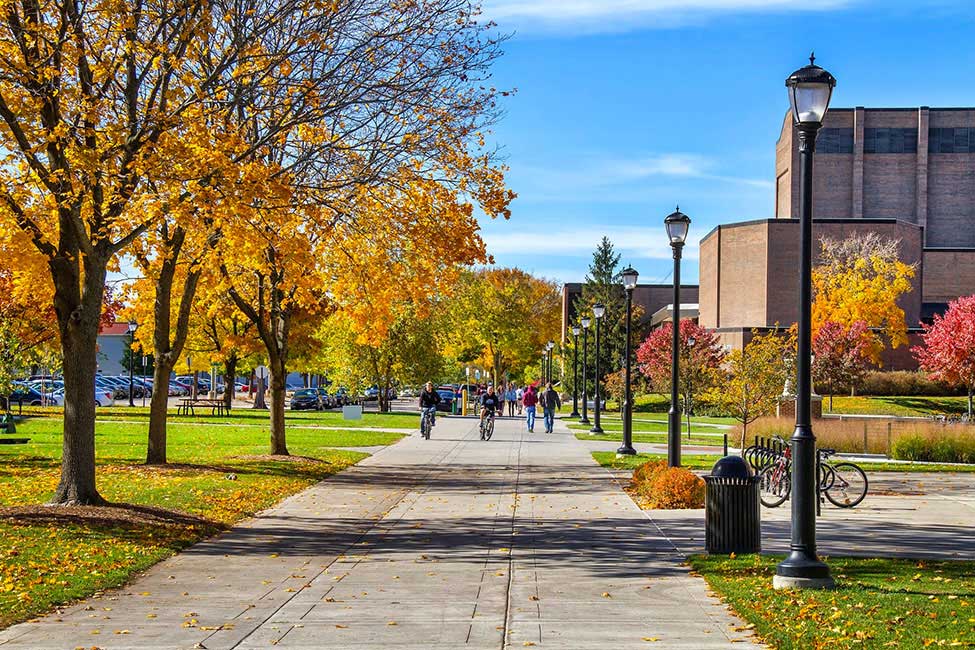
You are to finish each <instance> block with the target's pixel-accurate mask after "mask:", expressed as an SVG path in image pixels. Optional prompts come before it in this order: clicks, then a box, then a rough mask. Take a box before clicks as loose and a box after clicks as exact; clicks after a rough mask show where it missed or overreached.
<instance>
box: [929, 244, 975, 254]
mask: <svg viewBox="0 0 975 650" xmlns="http://www.w3.org/2000/svg"><path fill="white" fill-rule="evenodd" d="M928 251H931V252H933V253H975V246H969V247H967V248H966V247H964V246H945V247H943V248H942V247H940V246H925V247H924V248H923V249H922V252H924V253H927V252H928Z"/></svg>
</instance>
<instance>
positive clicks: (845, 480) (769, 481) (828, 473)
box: [759, 436, 868, 508]
mask: <svg viewBox="0 0 975 650" xmlns="http://www.w3.org/2000/svg"><path fill="white" fill-rule="evenodd" d="M776 438H777V439H778V440H779V441H781V442H782V443H785V440H783V439H782V438H781V437H779V436H776ZM817 453H818V456H819V485H818V486H817V489H818V491H819V493H820V495H821V497H820V498H822V497H825V498H826V499H828V500H829V502H830V503H832V504H833V505H834V506H836V507H838V508H852V507H854V506H856V505H858V504H859V503H860V502H861V501H863V499H864V498H865V497H866V496H867V488H868V481H867V475H866V474H865V473H864V471H863V470H862V469H860V467H859V466H857V465H856V464H855V463H851V462H848V461H843V462H840V463H830V462H829V461H828V460H827V459H828V458H829V457H830V456H832V455H834V454H835V453H836V450H835V449H820V450H818V451H817ZM791 491H792V449H791V448H790V447H785V448H784V450H783V452H782V453H781V454H780V455H779V456H778V458H777V459H775V461H774V462H773V463H772V464H770V465H766V466H765V467H763V468H762V470H761V471H760V472H759V499H760V500H761V502H762V504H763V505H764V506H766V507H767V508H776V507H778V506H780V505H782V504H783V503H784V502H785V500H786V499H788V498H789V494H790V493H791Z"/></svg>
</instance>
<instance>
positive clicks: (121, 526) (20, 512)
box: [0, 503, 229, 548]
mask: <svg viewBox="0 0 975 650" xmlns="http://www.w3.org/2000/svg"><path fill="white" fill-rule="evenodd" d="M0 522H3V523H8V524H13V525H18V526H44V527H57V528H75V529H81V530H82V531H83V532H85V533H87V534H98V533H107V534H111V535H112V536H114V537H120V538H123V539H129V540H133V541H138V542H141V543H144V542H145V541H146V540H147V539H152V540H154V541H157V542H160V543H162V544H163V545H166V546H172V547H174V548H183V547H185V546H187V545H188V544H191V543H193V542H195V541H197V540H199V539H200V538H202V537H208V536H211V535H215V534H217V533H219V532H221V531H223V530H226V529H227V528H229V527H228V526H226V525H225V524H221V523H220V522H216V521H212V520H209V519H206V518H204V517H198V516H196V515H191V514H187V513H185V512H180V511H178V510H169V509H166V508H158V507H154V506H145V505H136V504H131V503H108V504H106V505H104V506H48V505H29V506H7V507H0Z"/></svg>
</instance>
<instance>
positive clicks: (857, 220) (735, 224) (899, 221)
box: [701, 217, 975, 251]
mask: <svg viewBox="0 0 975 650" xmlns="http://www.w3.org/2000/svg"><path fill="white" fill-rule="evenodd" d="M782 222H789V223H799V220H798V219H792V218H789V219H786V218H784V217H767V218H765V219H749V220H747V221H733V222H732V223H722V224H718V225H717V226H715V227H714V228H712V229H711V230H710V231H709V232H708V234H706V235H704V236H703V237H701V242H702V243H703V242H704V241H705V240H706V239H710V237H711V236H712V235H713V234H714V233H716V232H717V231H718V230H720V229H721V228H738V227H741V226H754V225H756V224H760V223H782ZM813 223H855V224H861V223H871V224H888V225H890V224H902V225H905V226H913V227H915V228H917V229H918V230H923V229H924V227H923V226H919V225H918V224H916V223H911V222H910V221H905V220H904V219H890V218H884V219H864V218H860V217H857V218H854V217H850V218H846V219H843V218H836V217H827V218H824V219H816V218H814V219H813ZM938 250H947V249H938ZM959 250H972V251H975V248H963V249H959Z"/></svg>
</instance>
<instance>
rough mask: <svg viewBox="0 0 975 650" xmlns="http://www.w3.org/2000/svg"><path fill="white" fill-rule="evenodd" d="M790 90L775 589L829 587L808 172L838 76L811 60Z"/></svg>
mask: <svg viewBox="0 0 975 650" xmlns="http://www.w3.org/2000/svg"><path fill="white" fill-rule="evenodd" d="M785 85H786V87H787V88H788V89H789V103H790V104H791V106H792V118H793V121H794V122H795V125H796V131H797V132H798V135H799V233H800V234H799V323H798V325H799V328H798V338H797V356H796V430H795V432H794V433H793V435H792V441H791V442H792V536H791V542H790V544H789V549H790V552H789V556H788V557H787V558H786V559H785V560H783V561H782V562H780V563H779V565H778V567H776V569H775V577H774V578H773V580H772V585H773V586H774V587H775V588H776V589H794V588H802V589H810V588H812V589H829V588H832V587H834V586H835V583H834V582H833V578H832V577H831V576H830V574H829V567H828V566H826V564H825V563H823V562H821V561H820V560H819V558H818V557H816V499H817V497H818V495H817V494H816V437H815V436H814V435H813V432H812V413H811V410H812V409H811V408H810V402H811V399H812V373H811V372H810V370H811V367H812V345H811V330H812V327H811V321H812V218H813V214H812V207H813V206H812V175H813V152H814V151H815V150H816V134H817V133H818V132H819V129H820V128H821V127H822V126H823V117H824V116H825V115H826V111H827V109H828V108H829V100H830V97H831V96H832V94H833V88H834V87H835V86H836V79H834V78H833V75H831V74H830V73H828V72H826V71H825V70H823V69H822V68H820V67H819V66H818V65H816V64H815V57H813V56H810V57H809V65H807V66H805V67H803V68H800V69H798V70H796V71H795V72H793V73H792V74H791V75H790V76H789V78H788V79H786V80H785Z"/></svg>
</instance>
